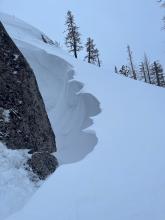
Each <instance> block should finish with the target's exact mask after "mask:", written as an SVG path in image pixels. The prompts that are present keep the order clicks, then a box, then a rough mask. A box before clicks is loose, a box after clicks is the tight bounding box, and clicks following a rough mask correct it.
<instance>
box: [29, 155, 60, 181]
mask: <svg viewBox="0 0 165 220" xmlns="http://www.w3.org/2000/svg"><path fill="white" fill-rule="evenodd" d="M28 164H29V165H30V167H31V168H32V170H33V172H34V173H35V174H37V175H38V177H39V178H40V179H42V180H44V179H45V178H46V177H47V176H48V175H50V174H51V173H53V172H54V171H55V170H56V168H57V166H58V162H57V160H56V158H55V157H54V156H53V155H51V154H49V153H47V152H36V153H34V154H33V155H32V158H31V159H30V160H29V161H28Z"/></svg>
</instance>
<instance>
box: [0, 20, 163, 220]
mask: <svg viewBox="0 0 165 220" xmlns="http://www.w3.org/2000/svg"><path fill="white" fill-rule="evenodd" d="M1 19H2V21H3V23H4V25H5V26H6V28H7V30H8V31H9V33H10V35H11V36H12V38H13V39H14V41H15V42H16V44H17V46H18V47H19V48H20V49H21V51H22V52H23V54H24V55H25V57H26V58H27V60H28V61H29V63H30V64H31V66H32V67H33V70H34V72H35V74H36V77H37V81H38V84H39V87H40V91H41V93H42V95H43V98H44V101H45V104H46V107H47V111H48V114H49V118H50V120H51V123H52V126H53V128H54V130H55V134H56V136H57V148H58V146H59V152H58V154H57V156H58V158H59V160H60V163H61V164H64V163H65V164H66V163H71V162H75V161H78V160H80V159H82V158H84V157H85V155H87V153H89V152H91V151H92V149H93V148H94V146H95V145H96V143H97V146H96V147H95V149H94V150H93V152H92V153H91V154H89V155H88V156H87V157H86V158H85V159H84V160H82V161H80V162H79V163H74V164H67V165H65V166H60V167H59V169H58V170H57V171H56V172H55V173H54V175H52V176H51V177H50V178H49V179H48V181H47V182H46V183H45V184H44V185H43V186H42V187H41V188H40V189H39V190H38V191H37V193H36V194H35V195H34V196H33V198H32V199H31V200H30V201H29V203H28V204H27V205H26V206H25V208H24V209H22V210H21V212H19V213H16V214H15V215H13V216H11V217H10V218H9V220H22V219H23V220H29V219H30V220H36V219H40V220H45V219H50V220H54V219H58V220H68V219H69V220H77V219H78V220H84V219H86V220H91V219H95V220H102V219H104V220H110V219H113V220H121V219H122V220H146V219H150V220H157V219H159V220H164V218H165V209H164V203H165V190H164V189H165V187H164V186H165V175H164V168H165V160H164V155H165V147H164V138H163V137H164V125H165V117H164V112H165V102H164V99H165V90H164V89H162V88H158V87H154V86H151V85H147V84H144V83H141V82H137V81H133V80H131V79H127V78H122V77H121V76H118V75H115V74H113V73H112V71H106V70H104V69H98V68H96V67H94V66H91V65H87V64H85V63H83V62H78V61H76V60H74V59H73V58H72V57H70V56H68V55H67V54H66V53H65V52H63V51H62V50H61V49H60V48H58V47H55V46H52V45H49V44H45V43H43V41H42V39H41V32H40V31H38V30H36V29H34V28H32V27H31V26H29V25H27V24H25V23H22V22H21V21H19V20H17V19H13V18H12V17H6V16H2V17H1ZM74 71H75V72H74ZM75 73H76V74H75ZM83 86H84V87H83ZM84 90H85V91H90V93H92V94H93V95H94V96H95V97H97V99H98V100H100V102H101V107H102V113H101V114H99V115H98V116H97V117H96V118H95V123H94V124H93V120H92V117H93V116H96V115H97V114H98V113H99V112H100V106H99V102H98V100H97V99H96V98H95V97H94V96H93V95H91V94H88V93H84V92H83V91H84ZM92 124H93V125H92ZM89 126H91V127H92V129H94V130H96V132H97V136H98V140H97V137H96V135H95V134H94V133H93V132H89V131H88V130H87V128H88V127H89Z"/></svg>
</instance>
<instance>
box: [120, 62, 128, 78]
mask: <svg viewBox="0 0 165 220" xmlns="http://www.w3.org/2000/svg"><path fill="white" fill-rule="evenodd" d="M119 73H120V74H122V75H124V76H127V77H128V76H129V74H130V69H129V67H128V66H125V65H123V66H122V67H121V69H120V70H119Z"/></svg>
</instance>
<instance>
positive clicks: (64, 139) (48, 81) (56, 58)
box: [0, 14, 100, 220]
mask: <svg viewBox="0 0 165 220" xmlns="http://www.w3.org/2000/svg"><path fill="white" fill-rule="evenodd" d="M0 19H1V21H2V23H3V24H4V26H5V28H6V30H7V32H8V33H9V35H10V37H11V38H12V39H13V40H14V42H15V43H16V45H17V46H18V48H19V49H20V50H21V52H22V53H23V55H24V56H25V58H26V59H27V61H28V62H29V64H30V66H31V67H32V69H33V71H34V73H35V75H36V78H37V82H38V85H39V89H40V92H41V94H42V97H43V99H44V102H45V105H46V110H47V112H48V116H49V119H50V121H51V124H52V127H53V129H54V132H55V135H56V144H57V148H58V149H57V153H56V157H57V158H58V161H59V163H60V164H66V163H73V162H77V161H79V160H81V159H83V158H84V157H85V156H86V155H87V154H88V153H90V152H91V151H92V150H93V148H94V147H95V146H96V144H97V141H98V139H97V137H96V134H95V132H93V131H88V130H87V128H88V127H90V126H91V125H92V124H93V120H92V119H91V117H93V116H95V115H97V114H98V113H100V104H99V102H98V100H97V99H96V98H95V97H94V96H93V95H92V94H90V93H86V92H84V91H83V87H84V85H83V84H82V83H81V82H79V81H76V80H74V75H75V71H74V68H73V66H72V65H71V64H70V63H69V62H68V61H67V60H66V59H64V58H63V57H62V56H60V55H58V51H59V52H60V51H61V49H60V48H58V45H57V43H52V41H51V40H49V38H48V37H47V36H45V35H44V33H42V32H40V31H38V30H37V29H35V28H33V27H31V26H30V25H28V24H26V23H24V22H22V21H20V20H19V19H16V18H15V17H12V16H8V15H5V14H0ZM43 36H45V39H48V40H47V43H46V42H45V41H43ZM56 53H57V54H56ZM0 149H1V148H0ZM19 152H20V151H18V155H20V153H19ZM6 157H7V158H8V155H6ZM8 160H10V158H8ZM1 165H2V168H3V166H4V165H3V164H1ZM13 167H14V164H13ZM22 170H24V167H23V165H22ZM18 173H19V170H18ZM18 175H19V174H18ZM16 177H17V176H16ZM22 178H23V177H22ZM17 181H18V186H19V187H20V188H19V190H13V192H11V191H10V190H8V191H6V190H5V193H6V194H5V197H6V198H9V199H7V200H3V199H1V198H0V199H1V200H0V204H1V203H3V205H1V207H2V209H0V219H1V220H2V219H3V218H4V217H5V216H7V215H9V214H11V213H13V212H14V211H16V210H18V209H20V208H21V207H22V206H23V205H24V204H25V201H27V199H28V198H29V197H30V196H31V195H32V193H31V192H34V191H35V190H36V187H35V186H33V183H32V184H30V180H29V182H28V176H27V178H23V182H22V185H21V183H19V180H15V181H11V183H10V185H11V186H12V187H13V188H15V185H16V183H17ZM24 181H25V182H26V184H27V190H26V191H25V192H24V185H25V184H24ZM2 182H4V180H3V178H2ZM4 187H5V186H4ZM3 189H4V188H2V190H3ZM20 192H22V194H24V196H21V195H19V194H21V193H20ZM3 193H4V192H3ZM17 193H19V194H17ZM12 194H14V196H11V195H12ZM15 198H18V200H17V199H15ZM16 204H17V205H16ZM5 207H7V208H5ZM3 213H4V214H3Z"/></svg>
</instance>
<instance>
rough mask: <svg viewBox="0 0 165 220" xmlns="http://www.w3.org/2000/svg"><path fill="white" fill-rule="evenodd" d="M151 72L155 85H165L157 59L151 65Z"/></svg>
mask: <svg viewBox="0 0 165 220" xmlns="http://www.w3.org/2000/svg"><path fill="white" fill-rule="evenodd" d="M151 72H152V75H153V76H154V82H155V84H156V85H157V86H161V87H165V78H164V74H163V67H162V65H161V64H160V63H159V62H158V61H155V62H154V63H153V64H152V65H151Z"/></svg>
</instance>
